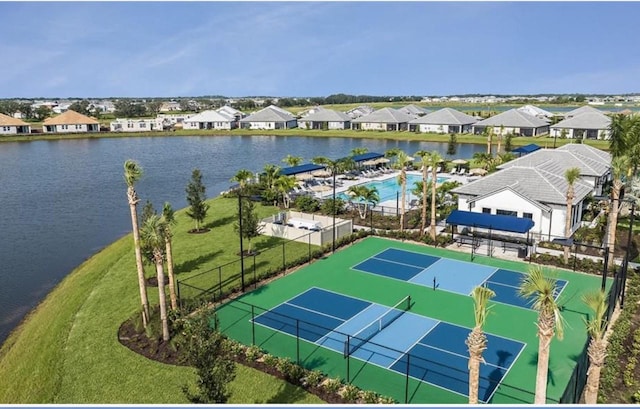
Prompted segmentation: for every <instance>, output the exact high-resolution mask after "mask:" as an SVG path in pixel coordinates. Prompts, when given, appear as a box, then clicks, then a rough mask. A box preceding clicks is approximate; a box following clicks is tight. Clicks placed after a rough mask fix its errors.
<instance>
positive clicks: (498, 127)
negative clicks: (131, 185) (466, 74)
mask: <svg viewBox="0 0 640 409" xmlns="http://www.w3.org/2000/svg"><path fill="white" fill-rule="evenodd" d="M556 116H558V115H556V114H552V113H550V112H548V111H545V110H543V109H540V108H538V107H535V106H532V105H525V106H523V107H520V108H514V109H510V110H508V111H505V112H502V113H499V114H497V115H494V116H492V117H490V118H487V119H480V118H477V117H474V116H471V115H467V114H465V113H463V112H460V111H458V110H455V109H452V108H443V109H439V110H437V111H430V110H428V109H425V108H422V107H418V106H415V105H407V106H405V107H402V108H399V109H395V108H382V109H378V110H373V109H370V108H369V107H366V106H363V107H358V108H356V109H353V110H351V111H348V112H341V111H335V110H331V109H325V108H322V107H316V108H314V109H311V110H309V111H308V112H307V113H306V115H304V116H303V117H301V118H297V117H296V116H295V115H293V114H292V113H291V112H289V111H287V110H284V109H282V108H280V107H277V106H275V105H270V106H268V107H266V108H263V109H261V110H259V111H257V112H254V113H252V114H250V115H245V114H244V113H243V112H241V111H239V110H237V109H234V108H232V107H230V106H223V107H221V108H218V109H216V110H207V111H203V112H200V113H198V114H179V115H177V114H176V115H171V114H160V115H158V117H157V118H153V119H116V120H115V121H113V122H111V124H110V130H111V131H112V132H146V131H154V130H162V129H166V128H168V127H172V126H182V127H183V128H184V129H191V130H199V129H202V130H205V129H206V130H208V129H219V130H231V129H236V128H241V129H258V130H273V129H292V128H300V129H326V130H343V129H354V130H364V131H409V132H421V133H441V134H451V133H453V134H460V133H474V134H481V133H483V132H485V130H486V129H487V128H488V129H490V130H491V131H492V132H493V133H494V134H496V135H507V134H514V135H522V136H532V137H533V136H541V135H550V136H552V137H566V138H583V139H608V138H609V126H610V124H611V118H610V117H609V116H608V115H606V114H605V113H604V112H602V111H600V110H598V109H596V108H593V107H591V106H583V107H580V108H578V109H575V110H573V111H570V112H567V113H565V114H564V115H563V117H564V119H563V120H561V121H560V122H558V123H556V124H554V125H551V122H552V118H554V117H556ZM99 130H100V125H99V123H98V121H97V120H96V119H94V118H90V117H87V116H85V115H81V114H79V113H77V112H74V111H66V112H64V113H63V114H60V115H58V116H56V117H53V118H48V119H47V120H45V122H44V126H43V132H45V133H52V132H54V133H56V132H57V133H74V132H98V131H99ZM30 132H31V129H30V125H29V124H28V123H26V122H24V121H22V120H19V119H16V118H12V117H8V116H6V115H3V116H0V133H2V134H23V133H30Z"/></svg>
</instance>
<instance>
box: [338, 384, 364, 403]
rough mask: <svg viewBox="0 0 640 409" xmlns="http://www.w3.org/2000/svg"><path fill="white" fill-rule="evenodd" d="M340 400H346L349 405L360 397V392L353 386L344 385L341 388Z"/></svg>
mask: <svg viewBox="0 0 640 409" xmlns="http://www.w3.org/2000/svg"><path fill="white" fill-rule="evenodd" d="M340 396H342V399H344V400H346V401H347V402H349V403H355V402H356V401H357V400H358V397H359V396H360V390H359V389H358V388H357V387H356V386H353V385H346V386H345V387H344V388H342V392H341V393H340Z"/></svg>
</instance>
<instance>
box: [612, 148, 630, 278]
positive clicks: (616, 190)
mask: <svg viewBox="0 0 640 409" xmlns="http://www.w3.org/2000/svg"><path fill="white" fill-rule="evenodd" d="M628 170H629V158H628V157H627V156H617V157H614V158H613V160H612V161H611V173H612V176H613V185H612V186H611V207H610V210H609V231H608V232H607V245H608V246H609V261H608V263H607V268H608V269H611V268H613V266H614V256H613V252H614V250H615V245H616V230H617V227H618V226H617V224H618V213H619V212H620V208H621V205H620V191H621V190H622V186H623V185H624V182H623V178H624V177H625V176H626V174H627V172H628Z"/></svg>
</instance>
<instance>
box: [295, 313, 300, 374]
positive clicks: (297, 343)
mask: <svg viewBox="0 0 640 409" xmlns="http://www.w3.org/2000/svg"><path fill="white" fill-rule="evenodd" d="M296 364H298V365H300V320H296Z"/></svg>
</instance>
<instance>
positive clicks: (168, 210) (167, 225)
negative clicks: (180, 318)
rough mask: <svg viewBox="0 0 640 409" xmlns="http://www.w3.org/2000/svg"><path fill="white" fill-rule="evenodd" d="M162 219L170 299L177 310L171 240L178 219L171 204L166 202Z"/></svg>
mask: <svg viewBox="0 0 640 409" xmlns="http://www.w3.org/2000/svg"><path fill="white" fill-rule="evenodd" d="M162 219H163V221H164V225H163V227H164V229H163V230H162V234H163V237H164V244H165V253H166V255H167V275H168V276H169V299H170V300H171V309H172V310H177V309H178V297H176V284H175V278H174V277H175V276H174V275H173V249H172V245H171V238H172V237H173V233H172V232H171V226H175V225H176V218H175V214H174V211H173V207H171V204H170V203H169V202H166V203H165V204H164V206H163V208H162Z"/></svg>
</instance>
